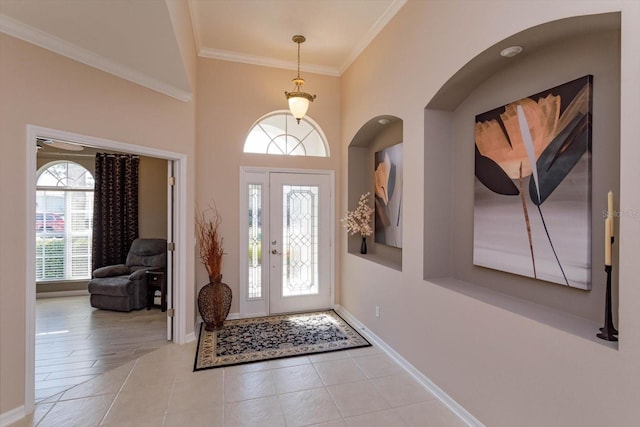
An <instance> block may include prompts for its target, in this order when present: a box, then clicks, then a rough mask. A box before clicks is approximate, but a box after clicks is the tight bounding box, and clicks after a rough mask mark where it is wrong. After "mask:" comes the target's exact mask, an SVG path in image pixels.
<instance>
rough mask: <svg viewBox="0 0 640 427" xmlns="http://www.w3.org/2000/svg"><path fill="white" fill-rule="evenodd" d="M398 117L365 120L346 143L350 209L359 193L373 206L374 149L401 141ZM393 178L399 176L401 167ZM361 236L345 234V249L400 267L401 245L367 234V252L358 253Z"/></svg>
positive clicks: (385, 264)
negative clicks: (398, 246)
mask: <svg viewBox="0 0 640 427" xmlns="http://www.w3.org/2000/svg"><path fill="white" fill-rule="evenodd" d="M402 134H403V123H402V119H400V118H398V117H395V116H391V115H381V116H377V117H374V118H372V119H371V120H369V121H367V122H366V123H365V124H364V125H363V126H362V127H361V128H360V129H359V130H358V132H357V133H356V134H355V136H354V137H353V139H352V140H351V143H350V144H349V148H348V154H349V167H348V195H347V209H348V210H353V209H354V208H355V207H356V206H357V204H358V200H359V199H360V196H361V195H362V194H365V193H367V192H368V193H369V194H370V196H369V197H370V198H369V205H370V206H374V194H375V188H374V172H375V153H376V152H378V151H380V150H382V149H385V148H389V147H391V146H393V145H396V144H399V143H401V142H402ZM398 175H399V176H398V177H396V179H399V180H402V171H401V170H399V171H398ZM360 244H361V238H360V237H359V236H357V235H356V236H349V237H348V245H347V252H348V253H350V254H353V255H356V256H359V257H362V258H363V259H367V260H369V261H372V262H375V263H378V264H381V265H384V266H387V267H389V268H393V269H395V270H398V271H402V248H397V247H392V246H389V245H385V244H381V243H377V242H375V241H374V238H373V236H370V237H368V238H367V254H366V255H361V254H360Z"/></svg>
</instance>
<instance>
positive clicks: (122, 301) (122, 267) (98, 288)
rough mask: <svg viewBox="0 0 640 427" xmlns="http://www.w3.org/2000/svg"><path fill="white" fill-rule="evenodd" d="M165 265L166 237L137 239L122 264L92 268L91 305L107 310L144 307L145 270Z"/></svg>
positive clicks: (145, 292) (160, 267)
mask: <svg viewBox="0 0 640 427" xmlns="http://www.w3.org/2000/svg"><path fill="white" fill-rule="evenodd" d="M166 267H167V241H166V240H165V239H136V240H134V241H133V243H132V244H131V249H129V253H128V254H127V260H126V262H125V264H117V265H108V266H106V267H101V268H98V269H96V270H94V271H93V274H92V279H91V281H90V282H89V293H90V294H91V298H90V301H91V306H92V307H96V308H102V309H106V310H116V311H131V310H138V309H141V308H143V307H146V306H147V271H148V270H152V269H160V270H162V271H165V270H166Z"/></svg>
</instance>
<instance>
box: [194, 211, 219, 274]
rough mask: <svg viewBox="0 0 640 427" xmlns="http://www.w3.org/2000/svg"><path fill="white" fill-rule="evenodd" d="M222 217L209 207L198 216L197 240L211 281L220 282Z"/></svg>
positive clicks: (201, 259)
mask: <svg viewBox="0 0 640 427" xmlns="http://www.w3.org/2000/svg"><path fill="white" fill-rule="evenodd" d="M221 223H222V217H221V216H220V213H219V212H218V209H217V208H216V207H215V205H214V206H209V207H208V208H207V209H205V210H204V211H202V212H201V213H200V214H198V215H196V239H197V240H198V246H199V247H200V261H202V264H203V265H204V267H205V268H206V269H207V273H208V274H209V280H210V281H211V282H219V281H221V280H222V255H223V253H224V249H223V241H224V240H223V238H222V234H221V233H220V224H221Z"/></svg>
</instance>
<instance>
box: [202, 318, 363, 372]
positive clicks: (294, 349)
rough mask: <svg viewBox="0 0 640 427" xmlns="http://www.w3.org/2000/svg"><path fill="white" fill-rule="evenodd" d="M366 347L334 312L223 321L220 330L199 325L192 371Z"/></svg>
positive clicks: (360, 337) (358, 335) (356, 334)
mask: <svg viewBox="0 0 640 427" xmlns="http://www.w3.org/2000/svg"><path fill="white" fill-rule="evenodd" d="M369 346H371V344H369V342H368V341H367V340H366V339H364V337H362V335H360V334H359V333H358V332H356V330H355V329H353V328H352V327H351V326H349V324H348V323H347V322H346V321H345V320H344V319H342V317H340V316H339V315H338V314H337V313H336V312H335V311H333V310H329V311H319V312H314V313H300V314H285V315H278V316H267V317H254V318H251V319H236V320H225V322H224V327H223V328H222V329H221V330H219V331H213V332H209V331H206V330H205V329H204V324H201V325H200V337H199V338H198V349H197V351H196V361H195V365H194V367H193V370H194V371H200V370H202V369H211V368H219V367H222V366H231V365H240V364H243V363H251V362H258V361H263V360H271V359H280V358H283V357H292V356H302V355H305V354H316V353H326V352H329V351H338V350H346V349H350V348H358V347H369Z"/></svg>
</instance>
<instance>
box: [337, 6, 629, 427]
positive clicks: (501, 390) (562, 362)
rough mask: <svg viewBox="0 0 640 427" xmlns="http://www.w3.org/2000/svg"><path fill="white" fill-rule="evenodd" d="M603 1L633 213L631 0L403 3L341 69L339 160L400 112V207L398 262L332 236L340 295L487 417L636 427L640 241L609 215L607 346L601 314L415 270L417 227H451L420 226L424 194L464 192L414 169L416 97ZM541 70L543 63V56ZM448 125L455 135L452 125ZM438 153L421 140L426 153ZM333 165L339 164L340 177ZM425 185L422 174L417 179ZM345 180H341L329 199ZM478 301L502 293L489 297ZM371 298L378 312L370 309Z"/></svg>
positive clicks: (419, 250) (438, 204)
mask: <svg viewBox="0 0 640 427" xmlns="http://www.w3.org/2000/svg"><path fill="white" fill-rule="evenodd" d="M616 10H622V41H621V54H622V61H621V88H622V90H621V99H620V106H621V116H622V118H621V123H620V145H621V156H620V181H621V182H620V198H619V200H620V209H621V210H622V211H625V210H627V209H629V210H630V211H629V212H637V209H638V207H639V206H640V195H639V194H638V193H637V191H634V190H633V186H634V185H635V183H637V182H638V179H639V178H640V171H639V170H638V168H637V167H636V166H635V165H634V164H635V159H637V158H638V156H639V155H640V146H638V144H637V133H636V132H635V131H634V128H635V125H634V122H635V121H637V117H639V116H640V97H639V96H638V86H639V84H640V82H639V76H640V63H639V62H640V61H639V60H638V56H637V52H638V51H639V49H640V26H639V25H638V22H640V3H638V2H631V1H591V2H575V1H556V2H553V3H549V2H544V1H518V2H513V1H477V2H475V1H447V2H441V1H438V2H431V1H411V0H410V1H409V2H408V3H407V4H406V5H405V6H404V7H403V9H402V10H400V12H399V13H398V15H397V16H396V17H395V18H394V19H393V20H392V21H391V22H390V24H389V25H388V26H387V27H386V28H385V30H383V32H382V33H381V34H380V35H379V36H378V37H377V38H376V39H375V40H374V42H373V43H372V44H371V45H370V46H369V47H368V48H367V50H366V51H365V52H364V53H363V54H362V55H361V56H360V57H359V58H358V60H357V61H356V62H355V63H354V65H352V66H351V67H350V69H349V70H348V71H347V72H346V73H345V74H344V75H343V76H342V80H341V96H342V138H341V139H342V152H343V156H345V155H346V152H347V145H348V143H349V141H350V140H351V139H352V138H353V136H354V134H355V133H356V132H357V131H358V129H359V128H360V127H361V126H362V125H363V124H364V123H365V122H366V121H367V120H369V119H370V118H371V117H375V116H377V115H381V114H392V115H395V116H398V117H400V118H401V119H403V121H404V138H403V139H404V146H403V149H404V158H405V160H406V161H405V165H404V167H405V169H404V174H405V175H404V176H405V180H404V183H405V187H404V194H405V197H404V200H406V203H405V209H404V218H405V223H404V230H405V233H404V236H403V269H402V272H398V271H396V270H393V269H390V268H385V267H383V266H380V265H378V264H375V263H372V262H368V261H367V260H366V259H363V258H362V257H358V256H354V255H350V254H348V253H346V250H345V245H344V242H346V236H344V235H343V249H342V278H341V280H342V283H343V286H342V295H341V302H342V304H343V305H344V306H345V307H346V308H347V309H348V310H349V311H350V312H351V313H353V314H354V315H355V316H356V317H357V318H358V319H360V320H362V321H363V322H364V323H365V325H366V326H367V327H369V328H370V329H371V330H372V331H373V332H374V333H376V334H377V335H378V336H380V337H381V338H382V339H383V340H385V341H386V342H387V343H388V344H389V345H391V346H392V347H393V348H394V349H395V350H396V351H398V352H399V353H400V354H401V355H402V356H403V357H404V358H406V359H407V360H408V361H409V362H410V363H412V364H413V365H414V366H416V367H417V368H418V369H419V370H420V371H421V372H423V373H424V374H425V375H427V376H428V377H429V378H430V379H432V380H433V381H434V382H435V383H436V384H437V385H438V386H439V387H441V388H442V389H443V390H444V391H445V392H446V393H448V394H449V395H450V396H451V397H452V398H453V399H455V400H456V401H457V402H459V403H460V404H461V405H462V406H463V407H465V408H466V409H467V410H468V411H469V412H470V413H471V414H473V415H474V416H475V417H477V418H478V419H479V420H480V421H481V422H483V423H485V424H486V425H489V426H516V425H517V426H542V425H558V426H560V425H561V426H602V425H616V426H632V425H636V424H637V420H638V418H639V417H640V407H639V406H638V402H640V392H639V390H640V388H639V387H638V384H640V366H639V364H638V360H640V332H639V331H640V291H639V287H638V286H637V277H636V276H637V274H636V271H635V270H636V269H635V264H636V263H637V262H636V261H635V259H637V257H638V256H639V255H640V242H639V241H638V239H636V238H635V237H633V236H637V235H638V232H640V221H638V219H637V218H636V217H632V216H629V217H623V218H622V219H621V221H620V242H619V244H620V246H619V249H620V257H619V272H620V280H619V292H620V314H619V326H620V331H621V332H620V333H621V335H620V338H621V341H620V343H619V345H618V346H617V348H616V347H615V346H609V345H607V343H606V342H604V341H601V340H598V339H597V338H595V334H596V332H597V328H598V326H601V324H598V323H596V322H592V321H589V320H588V319H581V318H577V317H574V316H562V315H560V314H558V312H556V311H554V310H550V309H548V310H547V309H541V308H540V307H537V306H536V305H534V304H533V305H532V304H529V303H527V302H526V301H522V300H516V299H511V300H510V304H512V306H519V311H518V310H515V311H514V310H509V309H504V308H502V307H500V306H498V305H496V304H494V303H493V302H492V301H490V298H487V297H486V296H487V295H488V293H486V292H485V293H483V292H476V293H475V294H472V293H471V292H469V293H461V292H458V288H457V287H456V286H455V285H456V283H455V281H448V282H449V283H448V282H447V281H446V280H439V281H438V282H439V284H436V283H435V280H433V281H429V280H423V274H424V272H423V257H422V254H423V250H424V243H425V242H424V237H423V236H424V232H425V230H424V228H425V227H430V228H434V229H438V228H440V238H441V239H451V238H452V237H459V235H458V236H456V235H455V234H453V230H452V227H455V225H452V226H451V227H448V226H447V225H446V224H444V227H443V224H442V223H439V222H427V223H426V224H425V223H424V222H423V216H424V214H425V208H424V206H425V198H429V200H430V201H432V204H434V207H433V209H439V210H440V211H444V212H450V210H451V208H452V207H453V205H452V204H451V203H453V202H452V199H449V200H450V201H449V202H446V201H441V200H438V199H437V198H436V199H434V198H433V195H434V194H437V193H438V190H437V187H438V186H443V187H445V188H449V189H450V192H451V193H452V194H459V193H461V194H463V195H465V194H467V193H468V191H467V190H466V189H465V188H466V187H465V186H466V185H467V184H466V183H462V182H459V181H455V180H454V179H453V176H452V175H451V174H449V176H447V175H444V176H440V175H436V174H434V173H433V170H431V169H429V168H427V167H426V165H425V160H424V159H425V134H424V132H425V129H424V126H425V123H424V107H425V106H426V105H427V104H428V103H429V101H430V100H431V99H432V98H433V97H434V95H435V94H436V93H437V92H438V90H439V89H440V88H441V87H442V86H443V84H444V83H445V82H447V80H448V79H449V78H450V77H451V76H453V75H454V74H455V73H456V72H457V71H458V70H459V69H460V68H461V67H463V66H464V65H465V64H466V63H467V62H469V61H471V60H472V59H473V58H474V57H475V56H476V55H478V54H480V53H481V52H483V51H484V50H485V49H487V48H489V47H491V46H493V45H494V44H496V43H498V42H499V41H501V40H502V39H504V38H506V37H509V36H511V35H512V34H515V33H518V32H520V31H523V30H525V29H527V28H530V27H533V26H535V25H539V24H542V23H545V22H548V21H552V20H555V19H560V18H565V17H570V16H574V15H582V14H590V13H602V12H607V11H616ZM454 23H455V24H454ZM407 35H410V37H407ZM454 41H455V43H454ZM547 72H553V67H552V66H551V65H550V66H549V67H548V70H547ZM559 74H562V73H559ZM583 74H587V73H583ZM576 77H577V76H576ZM561 80H562V78H561ZM565 80H568V79H565ZM407 82H411V84H410V85H407ZM525 83H526V82H525ZM529 93H535V91H530V90H528V89H525V95H526V94H529ZM496 105H498V104H496ZM483 111H484V110H483ZM471 120H473V117H472V118H471ZM595 120H597V118H596V119H595ZM449 131H450V132H453V133H454V134H455V133H456V132H460V129H459V128H458V127H455V128H453V129H449ZM450 140H451V139H449V141H450ZM440 148H442V147H440ZM438 149H439V147H434V154H437V150H438ZM447 151H448V152H449V153H448V154H447ZM441 154H443V157H442V159H443V161H444V162H445V164H446V163H447V162H448V163H449V164H451V163H450V162H451V156H452V155H453V154H455V152H452V151H451V148H445V149H444V152H443V153H441ZM447 155H448V156H449V157H447ZM345 168H346V163H345V162H344V161H343V174H344V173H345ZM470 178H471V179H472V177H470ZM425 181H427V182H432V184H430V185H429V186H426V185H425ZM346 188H347V187H346V183H344V182H343V186H342V189H343V193H342V195H341V198H342V200H343V203H344V202H345V201H346V197H347V195H346V192H345V191H344V190H346ZM459 190H464V191H459ZM463 205H464V203H463ZM457 206H458V207H463V206H462V205H460V204H458V205H457ZM465 206H466V205H465ZM465 227H466V225H465ZM435 232H436V233H437V232H438V230H436V231H435ZM625 236H627V237H626V238H625ZM441 241H442V242H445V240H441ZM454 244H455V243H454ZM465 250H466V249H465ZM436 256H437V255H436ZM453 256H454V261H455V262H451V261H448V262H449V264H450V265H449V267H447V268H445V269H444V270H443V271H444V272H445V273H447V271H448V273H449V274H450V273H451V271H453V269H454V268H455V269H458V270H461V269H462V268H463V267H462V266H461V265H460V262H464V261H465V260H466V258H464V257H463V258H462V260H458V259H456V258H455V254H454V255H453ZM448 257H449V255H447V257H445V260H444V262H443V264H446V263H447V260H446V258H448ZM467 261H468V260H467ZM597 261H598V258H594V277H597V278H600V279H601V278H602V274H601V273H600V272H599V269H598V268H597V264H596V262H597ZM456 263H457V264H456ZM596 272H597V273H598V274H597V275H596ZM465 274H466V273H465ZM595 285H596V286H602V283H597V284H595ZM547 286H553V285H547ZM492 297H493V298H494V299H498V298H503V300H504V299H505V298H504V297H500V295H499V294H492ZM507 299H508V298H507ZM570 303H571V302H570V301H567V304H570ZM376 305H380V312H381V316H380V318H376V317H375V306H376ZM527 310H529V311H535V312H537V314H538V315H546V316H548V318H549V319H551V318H554V317H555V318H561V320H559V321H558V322H560V323H564V325H565V326H566V327H565V328H560V327H553V326H549V323H550V322H545V321H542V320H536V319H534V318H533V317H532V316H529V315H528V313H527Z"/></svg>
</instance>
